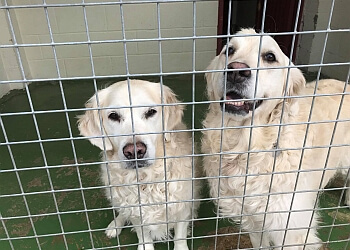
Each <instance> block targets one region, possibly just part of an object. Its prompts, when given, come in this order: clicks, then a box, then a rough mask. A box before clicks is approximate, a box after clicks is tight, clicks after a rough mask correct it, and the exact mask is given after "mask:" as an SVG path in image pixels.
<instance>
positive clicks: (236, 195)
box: [202, 29, 350, 249]
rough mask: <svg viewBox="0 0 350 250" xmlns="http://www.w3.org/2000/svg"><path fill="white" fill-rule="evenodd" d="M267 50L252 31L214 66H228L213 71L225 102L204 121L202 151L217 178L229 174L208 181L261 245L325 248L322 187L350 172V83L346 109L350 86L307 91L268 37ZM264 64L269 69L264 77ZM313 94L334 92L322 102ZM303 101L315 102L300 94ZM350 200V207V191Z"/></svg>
mask: <svg viewBox="0 0 350 250" xmlns="http://www.w3.org/2000/svg"><path fill="white" fill-rule="evenodd" d="M242 35H250V36H249V37H242ZM259 45H260V36H257V34H256V33H255V31H253V30H252V29H243V30H242V31H240V32H239V33H238V36H237V37H233V38H232V39H231V41H230V42H229V44H228V45H227V46H226V47H225V48H224V49H223V50H222V52H221V53H220V55H218V56H217V57H215V58H214V60H213V61H212V62H211V64H210V66H209V68H208V69H209V70H221V71H223V70H224V69H226V68H227V69H229V70H228V71H227V72H213V73H207V74H206V79H207V91H208V96H209V99H210V100H211V101H217V102H215V103H211V104H210V106H209V111H208V114H207V116H206V118H205V120H204V122H203V124H204V127H205V128H206V129H209V130H205V131H204V132H203V134H204V137H203V141H202V151H203V153H206V154H214V155H210V156H205V157H204V169H205V172H206V175H207V176H209V177H218V176H220V177H221V178H210V179H209V184H210V191H211V192H210V193H211V196H212V197H214V198H217V197H219V199H217V200H216V203H217V205H218V206H219V211H220V213H221V216H224V217H228V218H231V219H232V220H234V221H236V222H239V223H241V226H242V228H243V229H244V230H246V231H249V232H251V233H250V238H251V241H252V244H253V246H254V247H255V248H259V247H260V246H262V247H266V248H270V247H273V248H275V249H281V247H282V245H284V246H286V247H283V249H303V247H304V244H305V243H306V249H318V248H320V247H321V240H320V239H319V238H318V237H317V232H316V229H317V228H316V227H317V218H318V216H317V212H316V213H314V212H313V209H314V207H315V206H316V208H317V204H315V202H317V201H316V197H317V193H318V190H319V189H322V188H323V187H324V186H325V185H326V184H327V182H328V181H329V180H330V179H331V178H332V177H333V176H334V174H335V172H336V168H339V167H341V168H342V170H341V171H340V172H343V173H347V171H348V168H349V166H350V145H349V143H350V122H349V118H350V96H349V94H350V93H349V86H347V89H346V90H345V92H346V93H345V95H344V99H343V103H342V105H341V101H342V95H341V93H343V91H344V87H345V86H346V85H345V83H344V82H340V81H337V80H321V81H319V82H318V83H315V82H313V83H310V84H307V85H306V87H305V79H304V77H303V75H302V73H301V72H300V71H299V70H298V69H297V68H295V67H294V65H292V64H291V66H292V68H290V70H288V68H283V69H281V68H279V69H278V67H281V66H288V65H289V59H288V58H287V57H286V56H285V55H284V54H283V53H282V51H281V49H280V48H279V46H278V45H277V43H276V42H275V41H274V40H273V39H272V38H271V37H269V36H263V37H262V41H261V50H259ZM226 54H227V55H228V59H226ZM258 59H259V67H261V68H264V69H260V70H259V71H257V70H256V68H257V67H258ZM226 63H227V64H226ZM315 85H317V88H316V90H315ZM314 91H316V94H317V95H322V94H331V96H318V97H316V98H314V100H313V98H312V97H310V95H313V92H314ZM335 93H337V94H338V95H333V94H335ZM304 95H309V96H305V97H303V98H292V97H291V96H298V97H302V96H304ZM284 96H287V98H285V101H283V97H284ZM265 98H268V99H265ZM220 101H221V102H220ZM313 101H314V103H313V107H312V115H311V116H309V114H310V110H311V106H312V102H313ZM339 106H341V110H340V112H339V114H338V110H339ZM223 111H224V112H223ZM338 115H339V116H338ZM309 119H310V120H309ZM336 119H339V120H342V119H347V121H339V122H335V120H336ZM308 122H310V126H307V123H308ZM280 124H283V126H280ZM251 126H253V128H252V129H251ZM222 127H224V129H223V130H222V129H218V128H222ZM211 128H213V130H210V129H211ZM333 132H334V134H333ZM329 145H334V147H330V146H329ZM345 201H346V203H347V204H350V192H349V191H348V192H347V195H346V199H345ZM309 228H310V229H309ZM286 229H288V230H286ZM308 230H309V232H308ZM288 246H289V247H288Z"/></svg>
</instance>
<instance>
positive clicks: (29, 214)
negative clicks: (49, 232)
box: [0, 115, 41, 249]
mask: <svg viewBox="0 0 350 250" xmlns="http://www.w3.org/2000/svg"><path fill="white" fill-rule="evenodd" d="M0 127H1V129H2V132H3V134H4V138H5V143H8V142H9V140H8V138H7V133H6V130H5V126H4V123H3V121H2V118H1V115H0ZM6 146H7V150H8V152H9V155H10V159H11V163H12V166H13V169H14V170H15V175H16V178H17V181H18V185H19V188H20V190H21V194H22V197H23V201H24V205H25V207H26V210H27V214H28V219H29V221H30V225H31V227H32V229H33V233H34V237H35V241H36V244H37V246H38V249H41V246H40V242H39V239H38V235H37V233H36V230H35V226H34V221H33V219H32V216H31V213H30V209H29V205H28V201H27V198H26V196H25V194H24V193H25V192H24V189H23V186H22V180H21V177H20V176H19V173H18V171H17V170H18V169H17V165H16V162H15V158H14V156H13V153H12V149H11V147H10V145H6ZM11 245H12V243H11Z"/></svg>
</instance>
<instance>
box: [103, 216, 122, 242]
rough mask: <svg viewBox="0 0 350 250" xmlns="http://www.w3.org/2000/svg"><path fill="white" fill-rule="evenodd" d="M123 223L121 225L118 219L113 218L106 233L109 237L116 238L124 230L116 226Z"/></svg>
mask: <svg viewBox="0 0 350 250" xmlns="http://www.w3.org/2000/svg"><path fill="white" fill-rule="evenodd" d="M122 226H123V225H120V223H118V220H112V222H111V223H109V225H108V227H107V229H106V231H105V234H106V235H107V237H108V238H115V237H117V235H119V234H120V233H121V232H122V229H121V228H116V227H122Z"/></svg>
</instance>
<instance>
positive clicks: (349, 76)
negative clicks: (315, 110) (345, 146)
mask: <svg viewBox="0 0 350 250" xmlns="http://www.w3.org/2000/svg"><path fill="white" fill-rule="evenodd" d="M349 80H350V67H349V70H348V76H347V77H346V81H345V83H344V84H345V85H344V89H343V93H344V92H345V89H346V86H347V85H348V84H349ZM344 98H345V95H343V96H342V98H341V104H342V103H343V99H344ZM340 107H342V106H340V105H339V109H340ZM338 111H339V110H338ZM338 114H339V112H338ZM337 118H338V115H337ZM349 178H350V168H349V169H348V172H347V174H346V177H345V183H344V185H343V188H344V189H343V190H342V191H341V194H340V197H339V200H338V205H337V210H336V211H335V215H334V217H333V221H332V226H331V229H330V230H329V233H328V237H327V241H326V245H325V247H328V243H329V242H330V238H331V235H332V232H333V228H334V225H335V219H336V218H337V215H338V211H339V207H340V203H341V201H342V198H343V196H344V193H345V189H346V187H347V184H348V182H349V181H348V180H349ZM348 192H350V191H348ZM318 194H319V193H317V195H318ZM316 200H317V199H316ZM315 204H316V203H315ZM308 233H309V232H308ZM349 242H350V241H348V243H349Z"/></svg>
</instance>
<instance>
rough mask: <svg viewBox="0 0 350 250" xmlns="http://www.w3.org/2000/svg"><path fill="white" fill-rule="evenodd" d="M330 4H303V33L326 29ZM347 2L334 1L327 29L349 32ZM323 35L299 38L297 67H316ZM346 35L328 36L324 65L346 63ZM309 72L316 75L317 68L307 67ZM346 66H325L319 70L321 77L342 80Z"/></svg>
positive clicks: (349, 51)
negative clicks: (325, 76)
mask: <svg viewBox="0 0 350 250" xmlns="http://www.w3.org/2000/svg"><path fill="white" fill-rule="evenodd" d="M331 2H332V1H330V0H306V1H305V9H304V15H303V30H304V31H306V30H326V29H327V27H328V22H329V17H330V9H331ZM349 13H350V1H349V0H336V1H335V5H334V10H333V14H332V19H331V25H330V28H331V29H332V30H337V29H349ZM325 39H326V35H325V34H311V35H302V36H301V40H300V48H299V53H298V58H297V63H298V64H318V63H320V62H321V56H322V51H323V48H324V44H325ZM349 41H350V33H349V32H341V33H340V32H335V33H329V35H328V40H327V44H326V50H325V56H324V63H347V62H349V59H350V43H349ZM308 70H309V71H311V72H313V71H317V70H318V67H309V68H308ZM348 70H349V66H327V67H323V68H322V71H321V72H322V74H325V75H327V76H329V77H332V78H336V79H340V80H345V79H346V76H347V74H348Z"/></svg>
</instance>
